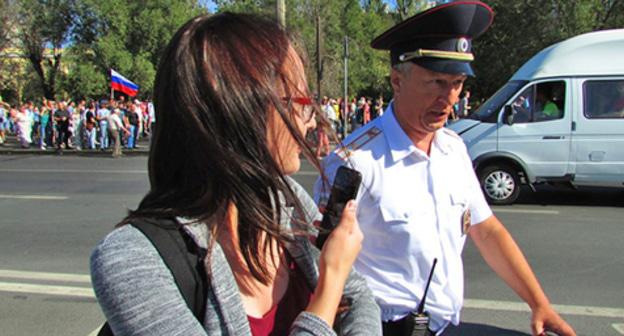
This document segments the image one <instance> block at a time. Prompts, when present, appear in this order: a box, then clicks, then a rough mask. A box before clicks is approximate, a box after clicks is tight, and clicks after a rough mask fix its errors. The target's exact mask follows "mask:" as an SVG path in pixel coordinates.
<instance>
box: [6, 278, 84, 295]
mask: <svg viewBox="0 0 624 336" xmlns="http://www.w3.org/2000/svg"><path fill="white" fill-rule="evenodd" d="M0 292H13V293H30V294H44V295H60V296H78V297H87V298H95V294H94V293H93V289H92V288H87V287H69V286H48V285H33V284H23V283H11V282H0Z"/></svg>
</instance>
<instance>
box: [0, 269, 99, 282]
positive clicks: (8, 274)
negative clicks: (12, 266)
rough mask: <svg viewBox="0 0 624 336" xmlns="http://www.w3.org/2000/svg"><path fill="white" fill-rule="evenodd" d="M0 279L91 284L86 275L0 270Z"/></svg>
mask: <svg viewBox="0 0 624 336" xmlns="http://www.w3.org/2000/svg"><path fill="white" fill-rule="evenodd" d="M0 278H11V279H28V280H44V281H46V280H47V281H66V282H82V283H91V276H89V275H87V274H69V273H48V272H30V271H14V270H6V269H0Z"/></svg>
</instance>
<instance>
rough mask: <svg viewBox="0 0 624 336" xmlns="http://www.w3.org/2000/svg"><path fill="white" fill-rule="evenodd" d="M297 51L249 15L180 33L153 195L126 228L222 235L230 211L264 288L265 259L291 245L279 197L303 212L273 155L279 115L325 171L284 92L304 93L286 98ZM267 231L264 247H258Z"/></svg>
mask: <svg viewBox="0 0 624 336" xmlns="http://www.w3.org/2000/svg"><path fill="white" fill-rule="evenodd" d="M293 46H296V43H294V42H293V39H291V37H290V36H289V35H288V34H286V33H285V32H284V31H283V30H282V29H281V28H280V27H279V26H278V25H277V24H275V23H274V22H272V21H269V20H267V19H264V18H260V17H257V16H252V15H246V14H232V13H222V14H218V15H214V16H199V17H197V18H195V19H192V20H191V21H189V22H187V23H186V24H185V25H184V26H183V27H182V28H180V30H179V31H178V32H177V33H176V34H175V36H174V37H173V39H172V40H171V42H170V43H169V45H168V47H167V49H166V51H165V53H164V55H163V57H162V59H161V61H160V64H159V67H158V72H157V75H156V82H155V87H154V105H155V112H156V120H157V127H156V131H155V134H154V137H153V139H152V143H151V147H150V156H149V163H148V166H149V167H148V169H149V178H150V185H151V189H150V191H149V193H148V194H147V195H146V196H145V197H144V198H143V200H142V201H141V203H140V205H139V207H138V209H137V210H135V211H133V212H131V213H130V214H129V216H128V217H127V218H126V219H125V220H124V222H126V223H127V222H129V221H131V219H132V218H133V217H138V216H145V217H156V218H171V217H175V216H182V217H189V218H194V219H197V220H198V221H202V222H204V223H207V225H208V226H209V229H210V230H211V231H212V232H213V233H216V232H217V231H218V230H219V225H220V224H222V223H223V222H224V218H225V215H226V211H227V208H228V205H229V204H232V203H233V204H234V205H235V206H236V207H237V209H238V218H239V225H238V235H239V244H240V248H241V252H242V254H243V257H244V258H245V261H246V263H247V266H248V267H249V269H250V271H251V274H252V275H253V276H254V277H255V278H256V279H258V280H259V281H261V282H263V283H267V281H268V280H269V275H268V271H267V269H268V268H267V267H266V266H267V265H266V264H265V260H266V259H265V258H264V256H266V252H267V251H268V253H271V252H270V251H272V246H274V244H276V243H279V242H283V241H284V240H285V239H287V238H286V237H287V236H286V235H285V233H284V229H283V228H282V229H280V224H279V223H280V214H281V209H280V202H279V201H277V200H279V199H280V198H279V195H280V194H282V195H284V196H285V197H286V198H287V199H290V200H294V205H295V207H296V211H299V212H301V211H302V209H301V205H300V204H299V203H298V202H297V201H296V197H294V193H293V191H292V190H291V189H290V187H289V186H288V184H287V182H286V179H285V177H284V175H283V174H282V172H281V171H280V166H279V165H278V162H276V160H275V159H274V158H273V156H272V155H271V152H270V150H269V148H268V144H267V122H268V121H269V119H271V118H272V117H271V115H272V114H273V113H275V112H273V111H277V114H278V115H279V116H280V117H281V119H282V120H283V121H284V124H285V125H286V127H287V129H288V131H289V132H290V134H291V135H292V137H293V138H294V139H295V141H296V142H297V143H298V144H299V146H300V147H301V148H302V151H303V154H304V155H305V156H306V157H307V158H308V160H309V161H310V162H312V163H313V165H315V166H316V168H317V169H319V167H320V164H319V162H318V160H317V159H316V157H315V155H314V152H313V150H312V148H311V147H310V146H309V145H308V144H307V143H306V140H305V135H302V134H300V131H299V130H298V129H297V127H296V125H295V123H294V121H293V119H292V116H293V113H294V112H293V111H292V110H290V109H288V108H287V106H286V105H285V104H284V102H283V100H282V96H281V95H280V91H279V90H278V88H282V87H283V90H285V91H286V95H287V96H290V95H292V96H294V95H297V94H302V93H295V92H289V91H292V90H293V87H294V85H293V83H291V82H292V80H291V79H289V77H288V76H287V75H286V73H285V70H284V62H285V61H286V59H287V57H288V55H289V51H290V50H292V47H293ZM303 94H305V93H303ZM263 232H265V233H267V235H266V236H267V238H268V239H266V240H262V238H261V237H262V234H263ZM214 236H215V235H213V237H214ZM262 242H263V243H262ZM260 245H262V246H260ZM261 252H265V253H261ZM269 260H272V259H269Z"/></svg>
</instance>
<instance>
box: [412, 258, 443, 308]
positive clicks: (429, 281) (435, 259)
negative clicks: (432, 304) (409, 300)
mask: <svg viewBox="0 0 624 336" xmlns="http://www.w3.org/2000/svg"><path fill="white" fill-rule="evenodd" d="M437 263H438V258H434V259H433V265H432V266H431V271H430V272H429V280H427V286H425V293H424V294H423V297H422V300H420V304H418V308H417V309H416V313H418V314H422V313H424V312H425V301H426V300H427V292H428V291H429V285H430V284H431V278H432V277H433V271H434V270H435V267H436V264H437Z"/></svg>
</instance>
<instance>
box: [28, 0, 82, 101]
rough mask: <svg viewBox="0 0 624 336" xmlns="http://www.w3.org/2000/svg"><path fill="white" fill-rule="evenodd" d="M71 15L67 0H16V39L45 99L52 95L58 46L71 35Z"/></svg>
mask: <svg viewBox="0 0 624 336" xmlns="http://www.w3.org/2000/svg"><path fill="white" fill-rule="evenodd" d="M74 16H75V11H74V2H73V1H71V0H21V1H19V2H17V23H18V25H19V28H18V29H17V30H16V31H17V32H18V33H17V38H18V39H19V43H20V47H22V49H23V51H24V53H25V54H26V56H27V58H28V59H29V60H30V63H31V65H32V67H33V69H34V71H35V73H36V74H37V76H38V78H39V82H40V83H39V85H40V87H41V88H42V90H43V95H44V96H45V97H47V98H51V99H52V98H54V96H55V94H56V79H57V75H58V71H59V69H60V67H61V60H62V52H61V49H62V46H63V43H65V42H66V41H67V39H68V38H69V36H70V34H71V28H72V25H73V18H74ZM46 49H47V50H46Z"/></svg>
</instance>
